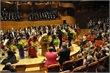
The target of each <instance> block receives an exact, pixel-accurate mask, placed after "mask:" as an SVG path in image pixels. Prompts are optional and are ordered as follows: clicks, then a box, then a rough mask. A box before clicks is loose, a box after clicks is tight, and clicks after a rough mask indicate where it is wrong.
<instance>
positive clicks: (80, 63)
mask: <svg viewBox="0 0 110 73" xmlns="http://www.w3.org/2000/svg"><path fill="white" fill-rule="evenodd" d="M75 62H76V63H75V66H74V68H76V67H79V66H82V65H83V59H82V58H79V59H78V60H76V61H75Z"/></svg>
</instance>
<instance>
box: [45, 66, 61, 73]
mask: <svg viewBox="0 0 110 73" xmlns="http://www.w3.org/2000/svg"><path fill="white" fill-rule="evenodd" d="M47 69H48V72H60V64H52V65H49V66H48V68H47Z"/></svg>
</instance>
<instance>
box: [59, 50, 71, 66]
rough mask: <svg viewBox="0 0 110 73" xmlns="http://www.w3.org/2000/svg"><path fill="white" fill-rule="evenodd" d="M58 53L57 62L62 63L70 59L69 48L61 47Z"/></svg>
mask: <svg viewBox="0 0 110 73" xmlns="http://www.w3.org/2000/svg"><path fill="white" fill-rule="evenodd" d="M58 55H59V56H60V58H59V63H60V65H62V64H63V62H65V61H68V60H70V49H69V48H63V49H62V50H61V51H60V52H59V53H58Z"/></svg>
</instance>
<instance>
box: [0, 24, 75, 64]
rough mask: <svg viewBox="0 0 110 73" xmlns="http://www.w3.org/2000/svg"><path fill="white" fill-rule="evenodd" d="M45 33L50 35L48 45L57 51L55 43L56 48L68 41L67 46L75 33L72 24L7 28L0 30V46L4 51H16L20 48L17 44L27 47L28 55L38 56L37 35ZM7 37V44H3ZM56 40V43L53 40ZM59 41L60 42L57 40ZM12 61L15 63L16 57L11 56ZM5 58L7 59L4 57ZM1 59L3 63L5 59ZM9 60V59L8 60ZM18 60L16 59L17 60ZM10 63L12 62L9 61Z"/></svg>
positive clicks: (38, 43)
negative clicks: (4, 30)
mask: <svg viewBox="0 0 110 73" xmlns="http://www.w3.org/2000/svg"><path fill="white" fill-rule="evenodd" d="M45 33H46V34H47V35H49V36H51V38H52V41H51V42H50V44H49V46H52V47H53V48H54V51H57V49H56V45H57V46H58V48H61V46H62V43H63V42H65V41H67V40H68V39H69V41H68V46H69V47H70V46H71V45H72V43H71V41H72V37H73V36H75V35H76V32H75V29H74V25H67V24H64V25H63V24H61V25H52V26H50V25H47V26H38V27H36V26H32V27H26V28H24V29H23V28H20V29H17V30H16V29H14V28H11V29H8V30H7V31H6V32H3V31H2V30H0V35H1V41H0V44H1V48H2V50H4V51H6V50H7V52H8V51H13V52H16V50H15V48H20V46H19V45H22V47H23V48H27V49H28V51H29V52H28V54H29V56H30V57H32V58H35V57H38V55H37V54H38V52H36V51H37V49H38V48H39V47H40V46H39V45H40V43H41V42H39V37H40V36H42V35H43V34H45ZM64 35H65V36H66V38H65V40H62V38H63V37H65V36H64ZM6 39H9V40H8V42H7V44H5V45H4V43H5V40H6ZM56 40H58V43H57V42H55V41H56ZM59 41H60V42H59ZM13 59H15V60H14V63H16V58H13ZM6 60H7V59H6ZM6 60H3V61H5V62H2V63H3V64H5V63H6V62H7V61H6ZM8 61H11V60H8ZM17 62H18V61H17ZM11 63H12V62H11Z"/></svg>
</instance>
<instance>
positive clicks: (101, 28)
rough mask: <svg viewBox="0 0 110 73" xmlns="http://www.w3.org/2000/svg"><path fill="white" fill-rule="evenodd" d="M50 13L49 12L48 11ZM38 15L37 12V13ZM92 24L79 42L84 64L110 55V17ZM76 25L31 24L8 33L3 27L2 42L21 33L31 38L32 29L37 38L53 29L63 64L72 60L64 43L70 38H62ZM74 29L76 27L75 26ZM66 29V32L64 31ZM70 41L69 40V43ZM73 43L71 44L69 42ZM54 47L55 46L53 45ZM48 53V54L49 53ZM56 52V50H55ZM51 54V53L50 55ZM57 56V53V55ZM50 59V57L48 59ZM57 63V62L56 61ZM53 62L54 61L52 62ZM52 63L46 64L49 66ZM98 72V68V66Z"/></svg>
mask: <svg viewBox="0 0 110 73" xmlns="http://www.w3.org/2000/svg"><path fill="white" fill-rule="evenodd" d="M42 14H43V13H42V12H41V13H40V15H39V17H40V16H41V15H42ZM44 14H45V13H44ZM47 14H48V12H47ZM35 15H37V13H36V14H35ZM41 18H42V19H44V17H41ZM89 24H90V25H91V26H90V31H89V32H88V33H85V34H84V36H83V37H82V40H81V42H80V44H79V46H80V47H81V48H82V49H81V52H80V54H78V56H77V58H81V57H82V58H83V60H84V62H83V64H84V65H85V64H86V63H92V62H93V61H97V60H99V59H100V58H102V57H104V56H107V55H110V53H109V51H110V50H109V46H108V43H109V39H110V38H109V30H110V29H109V28H108V26H107V25H108V18H104V21H103V19H94V20H93V21H90V23H89ZM72 27H74V26H73V25H68V24H65V25H52V26H50V25H46V26H39V27H38V26H31V27H26V28H24V29H21V28H20V29H19V30H15V29H14V28H12V29H8V30H7V32H6V33H4V32H3V31H2V29H1V33H0V35H2V38H1V39H2V42H3V41H4V40H5V39H7V38H8V39H11V38H12V37H16V38H14V39H15V40H17V38H19V35H20V34H23V35H24V36H25V39H26V40H27V39H29V38H30V36H31V32H32V30H35V34H34V36H36V37H37V38H38V37H39V36H41V35H42V34H44V33H48V32H49V31H51V34H52V35H55V34H57V37H58V38H59V40H60V47H61V50H60V51H59V52H58V56H59V60H58V61H59V63H60V65H61V66H62V64H63V62H65V61H68V60H70V49H69V48H67V47H68V46H67V45H66V44H62V43H65V41H66V40H68V38H67V39H66V40H62V38H64V34H66V36H67V37H68V36H69V35H68V31H67V30H69V29H68V28H72ZM62 29H63V31H62ZM73 30H74V28H73ZM64 31H65V32H64ZM6 35H7V36H6ZM68 43H70V42H67V44H68ZM69 45H71V44H69ZM52 47H54V46H52ZM60 47H59V48H60ZM47 53H53V51H52V50H49V52H47ZM47 53H46V54H47ZM55 53H56V52H55ZM49 56H50V55H49ZM55 58H57V54H56V57H55ZM47 61H48V59H47ZM49 61H50V60H49ZM56 63H57V62H56ZM52 64H53V63H52ZM49 65H50V64H48V65H46V63H45V66H49ZM97 72H99V71H98V68H97Z"/></svg>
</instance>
